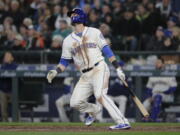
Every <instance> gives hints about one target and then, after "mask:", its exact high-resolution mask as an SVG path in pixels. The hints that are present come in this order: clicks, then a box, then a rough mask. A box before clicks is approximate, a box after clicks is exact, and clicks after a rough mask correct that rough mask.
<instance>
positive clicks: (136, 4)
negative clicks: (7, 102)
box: [0, 0, 180, 51]
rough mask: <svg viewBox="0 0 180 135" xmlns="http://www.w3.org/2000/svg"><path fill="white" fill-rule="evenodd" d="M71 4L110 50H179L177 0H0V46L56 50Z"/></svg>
mask: <svg viewBox="0 0 180 135" xmlns="http://www.w3.org/2000/svg"><path fill="white" fill-rule="evenodd" d="M73 8H82V9H83V10H84V11H85V12H86V13H87V15H88V19H87V20H88V21H87V25H88V26H92V27H96V28H99V29H100V30H101V31H102V33H103V35H104V37H105V38H106V39H107V41H108V43H109V44H112V46H111V47H112V49H114V50H128V51H129V50H131V51H136V50H142V51H163V50H165V51H169V50H171V51H177V50H180V27H179V26H180V1H178V0H0V50H42V49H52V50H58V49H61V45H62V41H63V39H64V38H65V37H66V36H67V35H68V34H69V33H71V32H72V26H71V24H70V18H68V17H67V15H66V14H67V12H68V10H70V9H73Z"/></svg>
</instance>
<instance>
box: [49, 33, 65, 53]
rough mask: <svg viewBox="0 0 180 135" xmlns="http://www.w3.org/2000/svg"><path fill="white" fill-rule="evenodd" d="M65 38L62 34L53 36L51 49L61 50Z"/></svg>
mask: <svg viewBox="0 0 180 135" xmlns="http://www.w3.org/2000/svg"><path fill="white" fill-rule="evenodd" d="M62 42H63V38H62V36H60V35H56V36H53V39H52V43H51V48H50V49H51V50H59V49H60V48H61V47H62Z"/></svg>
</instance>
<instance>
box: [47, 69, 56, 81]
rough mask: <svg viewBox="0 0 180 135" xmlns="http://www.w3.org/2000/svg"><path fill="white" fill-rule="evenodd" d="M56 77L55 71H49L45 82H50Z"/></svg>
mask: <svg viewBox="0 0 180 135" xmlns="http://www.w3.org/2000/svg"><path fill="white" fill-rule="evenodd" d="M56 75H57V71H56V70H50V71H49V72H48V74H47V80H48V82H49V83H51V82H52V80H53V79H54V77H55V76H56Z"/></svg>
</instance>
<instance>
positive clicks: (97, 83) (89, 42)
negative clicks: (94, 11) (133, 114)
mask: <svg viewBox="0 0 180 135" xmlns="http://www.w3.org/2000/svg"><path fill="white" fill-rule="evenodd" d="M68 16H69V17H70V18H71V23H72V25H73V26H74V32H72V33H71V34H70V35H68V36H67V37H66V38H65V39H64V41H63V48H62V56H61V59H60V62H59V64H58V65H57V68H56V69H55V70H50V71H49V72H48V74H47V79H48V82H49V83H51V82H52V80H53V78H54V77H55V76H56V75H57V74H58V73H61V72H63V71H64V70H65V69H66V67H67V66H68V64H69V61H70V60H71V59H73V61H74V63H75V65H76V66H77V68H78V69H79V71H80V72H81V73H82V74H81V77H80V79H79V81H78V82H77V84H76V86H75V88H74V91H73V93H72V96H71V100H70V106H71V107H73V108H76V109H78V110H79V111H80V112H82V113H88V114H89V116H88V117H87V119H86V120H85V125H87V126H89V125H91V124H92V123H93V122H94V120H95V117H96V115H97V114H98V113H99V112H100V111H101V109H100V108H101V107H99V106H98V105H97V104H93V103H88V102H87V99H88V97H89V96H91V95H92V94H94V95H95V98H96V100H97V101H98V102H99V103H101V104H102V105H103V106H104V107H105V108H106V109H107V111H108V112H109V114H110V116H111V117H112V118H113V120H114V121H115V123H116V125H113V126H110V127H109V128H110V129H129V128H130V127H131V126H130V124H129V122H128V120H127V119H126V118H125V117H124V116H123V115H122V113H121V112H120V110H119V109H118V108H117V106H116V105H115V104H114V102H113V101H112V100H111V99H110V98H109V97H108V96H107V90H108V81H109V76H110V71H109V68H108V66H107V64H106V63H105V62H104V57H103V55H102V53H103V54H104V55H105V56H106V57H108V59H109V61H110V62H111V63H112V65H113V66H114V67H115V68H116V71H117V75H118V77H119V78H120V79H122V80H124V79H125V75H124V73H123V71H122V70H121V67H120V66H119V64H118V62H117V61H116V58H115V56H114V54H113V52H112V50H111V49H110V47H109V45H108V44H107V43H106V40H105V39H104V37H103V35H102V34H101V32H100V30H98V29H96V28H92V27H87V26H86V20H87V15H86V14H85V12H84V11H83V10H82V9H79V8H75V9H73V10H72V11H69V12H68Z"/></svg>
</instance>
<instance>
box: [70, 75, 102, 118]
mask: <svg viewBox="0 0 180 135" xmlns="http://www.w3.org/2000/svg"><path fill="white" fill-rule="evenodd" d="M92 94H93V91H92V86H91V84H90V81H89V80H88V78H85V77H84V76H83V75H82V76H81V78H80V80H79V81H78V83H77V84H76V86H75V88H74V91H73V93H72V96H71V100H70V105H71V107H73V108H75V109H77V110H79V111H80V112H81V113H89V114H92V115H93V114H94V113H96V111H98V110H99V106H98V105H96V104H92V103H88V102H87V99H88V97H90V96H91V95H92Z"/></svg>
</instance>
